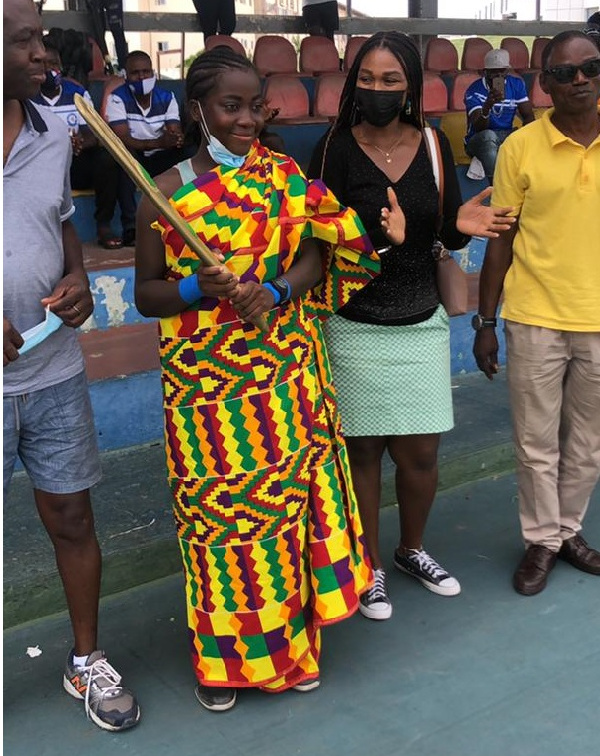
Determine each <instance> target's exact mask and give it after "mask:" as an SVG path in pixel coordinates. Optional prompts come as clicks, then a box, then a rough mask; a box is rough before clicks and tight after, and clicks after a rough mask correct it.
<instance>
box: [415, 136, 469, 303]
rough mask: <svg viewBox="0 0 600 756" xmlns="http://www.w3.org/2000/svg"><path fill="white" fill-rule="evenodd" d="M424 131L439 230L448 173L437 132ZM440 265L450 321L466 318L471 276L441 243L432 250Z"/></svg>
mask: <svg viewBox="0 0 600 756" xmlns="http://www.w3.org/2000/svg"><path fill="white" fill-rule="evenodd" d="M423 131H424V138H425V146H426V147H427V152H428V153H429V159H430V160H431V167H432V168H433V176H434V178H435V184H436V186H437V188H438V194H439V219H438V233H439V227H440V226H441V224H442V215H443V210H444V171H443V163H442V152H441V150H440V143H439V141H438V138H437V134H436V133H435V131H434V130H433V129H431V128H429V126H426V127H425V129H424V130H423ZM432 253H433V256H434V257H435V259H436V260H437V262H436V281H437V287H438V292H439V295H440V301H441V303H442V304H443V305H444V308H445V310H446V312H447V313H448V315H449V316H450V317H454V316H455V315H464V314H465V313H466V312H467V311H468V298H469V291H468V287H467V275H466V273H465V272H464V270H463V269H462V268H461V267H460V265H459V264H458V263H457V262H456V260H455V259H454V258H453V257H452V255H451V254H450V252H449V251H448V250H447V249H446V248H445V247H444V245H443V244H442V242H441V241H440V240H439V239H436V241H435V242H434V244H433V250H432Z"/></svg>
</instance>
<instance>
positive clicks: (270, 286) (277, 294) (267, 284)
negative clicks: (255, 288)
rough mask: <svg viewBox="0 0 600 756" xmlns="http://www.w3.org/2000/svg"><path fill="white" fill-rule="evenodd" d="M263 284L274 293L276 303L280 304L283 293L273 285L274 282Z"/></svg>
mask: <svg viewBox="0 0 600 756" xmlns="http://www.w3.org/2000/svg"><path fill="white" fill-rule="evenodd" d="M263 286H264V287H265V289H266V290H267V291H270V292H271V294H272V295H273V299H274V300H275V304H276V305H278V304H279V303H280V302H281V294H280V293H279V292H278V291H277V289H276V288H275V287H274V286H273V284H272V283H269V282H268V281H267V283H264V284H263Z"/></svg>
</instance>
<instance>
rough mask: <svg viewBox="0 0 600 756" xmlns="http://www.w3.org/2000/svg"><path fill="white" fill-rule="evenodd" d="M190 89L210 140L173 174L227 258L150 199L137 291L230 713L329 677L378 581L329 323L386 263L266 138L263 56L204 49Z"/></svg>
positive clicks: (210, 670)
mask: <svg viewBox="0 0 600 756" xmlns="http://www.w3.org/2000/svg"><path fill="white" fill-rule="evenodd" d="M186 89H187V92H186V94H187V101H188V108H189V111H190V115H191V117H192V119H193V121H194V122H195V123H196V125H197V129H198V132H197V133H198V137H199V140H200V146H199V148H198V151H197V153H196V154H195V155H194V157H192V158H191V159H190V160H188V161H186V162H184V163H181V164H179V165H178V166H176V167H175V168H173V169H171V170H170V171H167V172H166V173H164V174H163V175H162V176H160V177H159V178H158V179H157V184H158V186H159V188H160V189H161V191H162V192H163V193H164V194H165V195H166V196H168V197H171V203H172V204H173V205H174V206H175V207H176V208H177V210H178V211H179V213H180V214H181V215H182V216H183V217H184V218H186V219H187V220H188V221H189V223H190V224H191V225H192V227H193V228H194V230H195V232H196V233H197V234H198V236H199V237H200V238H201V239H202V240H203V241H204V242H205V243H206V244H207V245H208V246H209V247H211V248H212V249H213V250H214V251H215V252H216V253H217V254H218V255H219V256H220V257H219V259H220V261H221V263H222V264H219V265H218V266H214V267H209V268H202V267H201V265H200V261H199V259H198V258H197V257H196V255H195V254H194V253H192V252H191V251H190V249H189V248H188V247H187V246H185V244H184V243H183V241H182V239H181V238H180V237H179V235H178V234H177V233H176V232H175V231H174V230H173V228H172V227H171V226H169V224H168V223H167V221H166V220H165V219H164V218H162V217H159V216H158V213H157V211H156V210H155V209H154V208H153V207H152V206H151V205H150V203H149V202H148V201H147V200H143V201H142V203H141V204H140V208H139V211H138V230H137V239H138V242H137V247H136V284H135V296H136V304H137V306H138V309H139V310H140V312H141V313H142V314H143V315H147V316H156V317H159V318H160V326H159V327H160V359H161V367H162V385H163V396H164V413H165V443H166V456H167V468H168V479H169V484H170V488H171V491H172V494H173V499H174V514H175V521H176V526H177V533H178V537H179V544H180V548H181V555H182V558H183V565H184V571H185V578H186V596H187V617H188V626H189V640H190V644H191V649H192V662H193V666H194V671H195V673H196V676H197V679H198V685H197V687H196V696H197V698H198V700H199V701H200V703H201V704H202V705H203V706H205V707H206V708H208V709H210V710H212V711H224V710H226V709H229V708H231V707H232V706H233V705H234V703H235V700H236V692H237V689H238V688H244V687H259V688H261V689H263V690H265V691H270V692H279V691H284V690H286V689H288V688H292V687H293V688H295V689H296V690H301V691H306V690H311V689H313V688H316V687H317V686H318V685H319V655H320V647H321V637H320V628H321V626H322V625H326V624H329V623H333V622H337V621H339V620H342V619H344V618H346V617H348V616H350V615H351V614H353V613H354V612H355V610H356V609H357V608H358V603H359V596H360V594H361V593H363V592H364V591H365V590H366V589H367V588H368V587H369V585H370V583H371V580H372V575H371V568H370V565H369V562H368V558H367V557H366V553H365V545H364V540H363V533H362V528H361V524H360V519H359V516H358V511H357V506H356V501H355V498H354V494H353V490H352V484H351V480H350V474H349V468H348V460H347V454H346V448H345V444H344V441H343V439H342V436H341V433H340V423H339V417H338V413H337V407H336V402H335V394H334V390H333V387H332V384H331V375H330V371H329V363H328V360H327V353H326V350H325V346H324V343H323V338H322V335H321V326H320V320H321V318H324V317H325V316H327V315H328V314H331V313H332V312H334V311H335V310H336V309H337V308H338V307H340V306H342V304H344V303H345V302H347V301H348V299H349V298H350V296H351V295H352V294H353V293H354V292H356V291H357V290H359V289H360V288H361V287H362V286H363V285H364V284H366V282H367V281H369V280H370V278H372V277H373V276H375V275H377V273H378V270H379V262H378V256H377V254H376V253H375V252H373V250H372V247H371V244H370V242H369V240H368V238H367V236H366V235H365V232H364V229H363V227H362V225H361V223H360V221H359V220H358V218H357V216H356V213H354V212H353V211H351V210H347V209H345V208H343V207H341V206H340V204H339V203H338V202H337V200H336V199H335V197H334V196H333V195H332V194H331V192H329V191H328V190H327V189H326V188H325V186H324V184H323V183H322V182H320V181H314V182H311V181H308V180H307V179H306V178H305V177H304V175H303V174H302V172H301V171H300V169H299V168H298V166H297V165H296V163H295V162H294V161H293V160H292V159H291V158H289V157H287V156H285V155H281V154H277V153H273V152H271V151H269V150H268V149H266V148H265V147H263V146H261V145H260V143H259V142H258V139H257V136H258V134H259V133H260V131H261V129H262V127H263V124H264V113H265V108H264V103H263V99H262V97H261V86H260V81H259V77H258V75H257V73H256V71H255V69H254V67H253V66H252V64H251V63H250V62H249V61H248V60H246V59H245V58H243V57H240V56H238V55H236V54H235V53H233V52H231V51H230V50H229V49H227V48H217V49H215V50H213V51H211V52H207V53H204V54H202V55H201V56H200V57H198V58H197V59H196V60H195V61H194V63H193V64H192V66H191V67H190V70H189V73H188V76H187V80H186ZM396 209H397V205H396ZM385 215H386V217H385V218H384V220H383V223H384V224H385V227H386V228H387V229H388V230H390V236H391V237H392V238H394V234H395V233H396V231H395V227H394V223H395V220H396V216H395V214H394V212H391V213H390V212H387V211H386V214H385ZM398 215H399V216H400V217H399V220H400V222H401V224H402V222H403V221H402V218H401V213H398ZM316 240H320V241H316ZM259 314H264V315H265V317H266V320H267V323H268V333H266V334H265V333H262V332H261V331H260V330H259V329H258V328H256V327H255V326H254V325H253V321H255V320H256V317H257V316H258V315H259Z"/></svg>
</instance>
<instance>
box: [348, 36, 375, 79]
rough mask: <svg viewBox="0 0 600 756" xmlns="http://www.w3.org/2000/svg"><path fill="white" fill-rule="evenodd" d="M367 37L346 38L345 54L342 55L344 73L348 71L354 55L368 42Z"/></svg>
mask: <svg viewBox="0 0 600 756" xmlns="http://www.w3.org/2000/svg"><path fill="white" fill-rule="evenodd" d="M368 39H369V38H368V37H348V41H347V42H346V52H345V53H344V71H349V70H350V68H351V67H352V64H353V63H354V58H356V53H357V52H358V51H359V50H360V48H361V47H362V46H363V45H364V43H365V42H366V41H367V40H368Z"/></svg>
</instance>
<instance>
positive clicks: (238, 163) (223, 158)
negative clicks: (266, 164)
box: [196, 101, 248, 168]
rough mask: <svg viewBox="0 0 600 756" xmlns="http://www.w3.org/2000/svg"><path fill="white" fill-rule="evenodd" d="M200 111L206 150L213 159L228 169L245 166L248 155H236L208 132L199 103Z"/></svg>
mask: <svg viewBox="0 0 600 756" xmlns="http://www.w3.org/2000/svg"><path fill="white" fill-rule="evenodd" d="M196 102H197V101H196ZM198 111H199V113H200V129H201V131H202V135H203V136H204V138H205V139H206V149H207V150H208V154H209V155H210V156H211V158H212V159H213V160H214V161H215V163H217V165H224V166H225V167H227V168H241V167H242V166H243V165H244V162H245V160H246V157H247V156H248V153H246V154H245V155H236V153H235V152H231V150H228V149H227V147H225V145H224V144H223V143H222V142H220V141H219V140H218V139H217V137H216V136H213V135H212V134H211V133H210V131H209V130H208V126H207V124H206V120H205V118H204V113H203V112H202V106H201V105H200V103H199V102H198Z"/></svg>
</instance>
